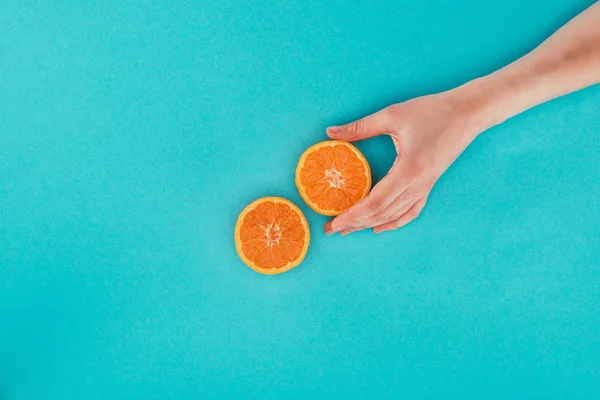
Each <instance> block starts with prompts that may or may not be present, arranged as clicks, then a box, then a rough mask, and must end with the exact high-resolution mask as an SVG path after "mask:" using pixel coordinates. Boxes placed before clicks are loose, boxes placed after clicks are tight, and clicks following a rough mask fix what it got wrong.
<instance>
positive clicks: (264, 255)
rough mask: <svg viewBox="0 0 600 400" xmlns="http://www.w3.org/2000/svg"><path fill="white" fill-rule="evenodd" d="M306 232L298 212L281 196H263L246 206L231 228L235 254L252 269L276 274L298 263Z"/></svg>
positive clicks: (305, 242) (304, 223)
mask: <svg viewBox="0 0 600 400" xmlns="http://www.w3.org/2000/svg"><path fill="white" fill-rule="evenodd" d="M309 242H310V231H309V229H308V223H307V222H306V218H305V217H304V214H302V211H301V210H300V209H299V208H298V207H297V206H296V205H295V204H294V203H292V202H291V201H289V200H286V199H284V198H281V197H263V198H260V199H258V200H256V201H254V202H252V203H251V204H250V205H248V206H247V207H246V208H244V210H243V211H242V213H241V214H240V216H239V217H238V220H237V224H236V226H235V247H236V249H237V252H238V255H239V256H240V258H241V259H242V261H244V262H245V263H246V265H248V266H249V267H250V268H252V269H253V270H255V271H257V272H260V273H262V274H280V273H282V272H285V271H288V270H290V269H292V268H294V267H295V266H297V265H298V264H300V262H302V260H303V259H304V256H305V255H306V251H307V250H308V244H309Z"/></svg>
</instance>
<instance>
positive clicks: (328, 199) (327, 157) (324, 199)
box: [298, 142, 371, 213]
mask: <svg viewBox="0 0 600 400" xmlns="http://www.w3.org/2000/svg"><path fill="white" fill-rule="evenodd" d="M325 143H327V142H325ZM330 143H331V142H330ZM333 143H335V142H333ZM309 151H310V150H309ZM356 151H357V152H358V150H356ZM300 168H301V169H300V173H299V182H298V183H299V186H301V187H302V189H304V192H305V193H304V195H305V196H303V197H305V200H309V201H307V203H309V205H310V206H311V207H313V208H315V211H317V212H320V210H333V211H337V212H338V213H339V212H341V211H344V210H346V209H348V208H350V206H352V205H353V204H355V203H356V202H358V201H359V200H360V199H362V198H363V197H365V196H366V194H367V193H368V190H369V189H370V186H371V176H370V170H369V167H368V164H367V163H366V160H365V159H364V157H363V159H361V158H359V156H358V155H357V154H356V153H355V152H354V151H353V150H351V149H350V148H349V145H348V144H347V143H343V144H341V143H340V144H333V145H324V146H321V147H320V148H317V149H316V150H314V151H312V152H310V153H309V154H308V155H307V156H306V158H305V159H304V164H303V165H302V166H301V167H300ZM306 198H308V199H306ZM311 203H312V204H311Z"/></svg>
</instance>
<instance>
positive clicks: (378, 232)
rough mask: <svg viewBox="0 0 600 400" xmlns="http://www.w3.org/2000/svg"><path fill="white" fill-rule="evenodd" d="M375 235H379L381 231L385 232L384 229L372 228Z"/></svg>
mask: <svg viewBox="0 0 600 400" xmlns="http://www.w3.org/2000/svg"><path fill="white" fill-rule="evenodd" d="M373 232H375V234H376V235H379V234H380V233H381V232H385V229H373Z"/></svg>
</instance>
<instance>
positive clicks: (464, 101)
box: [325, 2, 600, 235]
mask: <svg viewBox="0 0 600 400" xmlns="http://www.w3.org/2000/svg"><path fill="white" fill-rule="evenodd" d="M599 82H600V2H598V3H596V4H594V5H592V6H591V7H589V8H588V9H587V10H586V11H584V12H582V13H581V14H579V15H578V16H577V17H575V18H574V19H572V20H571V21H570V22H569V23H568V24H566V25H565V26H563V27H562V28H561V29H560V30H558V31H557V32H556V33H555V34H554V35H552V36H551V37H550V38H549V39H548V40H546V41H545V42H544V43H542V44H541V45H540V46H539V47H538V48H536V49H535V50H533V51H532V52H531V53H529V54H527V55H525V56H524V57H522V58H520V59H519V60H517V61H515V62H513V63H512V64H510V65H508V66H506V67H505V68H502V69H500V70H498V71H496V72H494V73H493V74H491V75H488V76H486V77H484V78H480V79H476V80H473V81H471V82H468V83H467V84H465V85H463V86H461V87H459V88H457V89H454V90H451V91H448V92H444V93H440V94H435V95H430V96H425V97H420V98H416V99H413V100H409V101H407V102H404V103H401V104H396V105H393V106H391V107H388V108H386V109H384V110H382V111H380V112H378V113H375V114H373V115H371V116H369V117H366V118H363V119H361V120H358V121H356V122H353V123H351V124H348V125H344V126H341V127H331V128H329V129H328V130H327V134H328V135H329V137H331V138H332V139H341V140H347V141H356V140H362V139H368V138H370V137H373V136H377V135H381V134H388V135H390V136H391V137H392V139H393V140H394V144H395V146H396V151H397V153H398V156H397V157H396V162H395V163H394V165H393V166H392V168H391V169H390V171H389V172H388V174H387V175H386V177H385V178H383V179H382V180H381V182H379V183H378V184H377V185H375V187H374V188H373V190H372V191H371V193H370V194H369V195H368V196H367V197H366V198H364V199H363V200H361V201H360V202H358V203H357V204H355V205H354V206H352V207H351V208H350V209H349V210H347V211H345V212H344V213H342V214H341V215H339V216H337V217H336V218H335V219H333V220H332V221H330V222H328V223H327V224H326V225H325V232H327V233H328V234H331V233H335V232H340V233H341V234H342V235H346V234H348V233H350V232H354V231H357V230H360V229H365V228H371V227H373V230H374V231H375V232H376V233H379V232H383V231H386V230H390V229H397V228H400V227H401V226H404V225H406V224H407V223H409V222H410V221H412V220H413V219H415V218H416V217H417V215H419V213H420V212H421V210H422V209H423V207H424V206H425V202H426V201H427V196H428V195H429V192H430V191H431V188H432V187H433V185H434V184H435V182H436V181H437V180H438V179H439V177H440V176H441V175H442V174H443V173H444V171H445V170H446V169H447V168H448V167H449V166H450V164H452V162H454V160H455V159H456V158H457V157H458V156H459V155H460V153H462V151H463V150H464V149H465V148H466V147H467V146H468V145H469V143H471V141H472V140H473V139H474V138H475V136H477V134H478V133H480V132H482V131H483V130H485V129H487V128H489V127H491V126H493V125H495V124H497V123H500V122H502V121H504V120H506V119H508V118H510V117H512V116H514V115H516V114H519V113H520V112H522V111H525V110H527V109H528V108H531V107H533V106H535V105H537V104H540V103H543V102H545V101H548V100H550V99H553V98H555V97H558V96H562V95H565V94H567V93H571V92H573V91H575V90H579V89H581V88H584V87H586V86H589V85H593V84H595V83H599Z"/></svg>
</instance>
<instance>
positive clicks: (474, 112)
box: [451, 77, 512, 136]
mask: <svg viewBox="0 0 600 400" xmlns="http://www.w3.org/2000/svg"><path fill="white" fill-rule="evenodd" d="M451 93H452V95H453V97H454V98H455V99H456V100H455V102H456V104H457V105H458V108H459V109H460V110H461V114H462V115H463V117H465V118H466V119H467V120H468V121H469V125H470V126H471V127H472V130H473V131H474V132H476V133H475V136H477V135H479V133H481V132H483V131H485V130H487V129H489V128H491V127H493V126H495V125H498V124H500V123H502V122H504V121H505V120H507V119H508V118H510V117H512V115H510V111H509V109H508V107H506V106H505V105H504V104H505V103H504V101H503V93H502V91H501V90H498V89H497V88H496V86H495V85H494V82H492V79H491V78H490V77H483V78H478V79H474V80H472V81H469V82H467V83H465V84H464V85H462V86H459V87H457V88H455V89H453V90H451Z"/></svg>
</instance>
